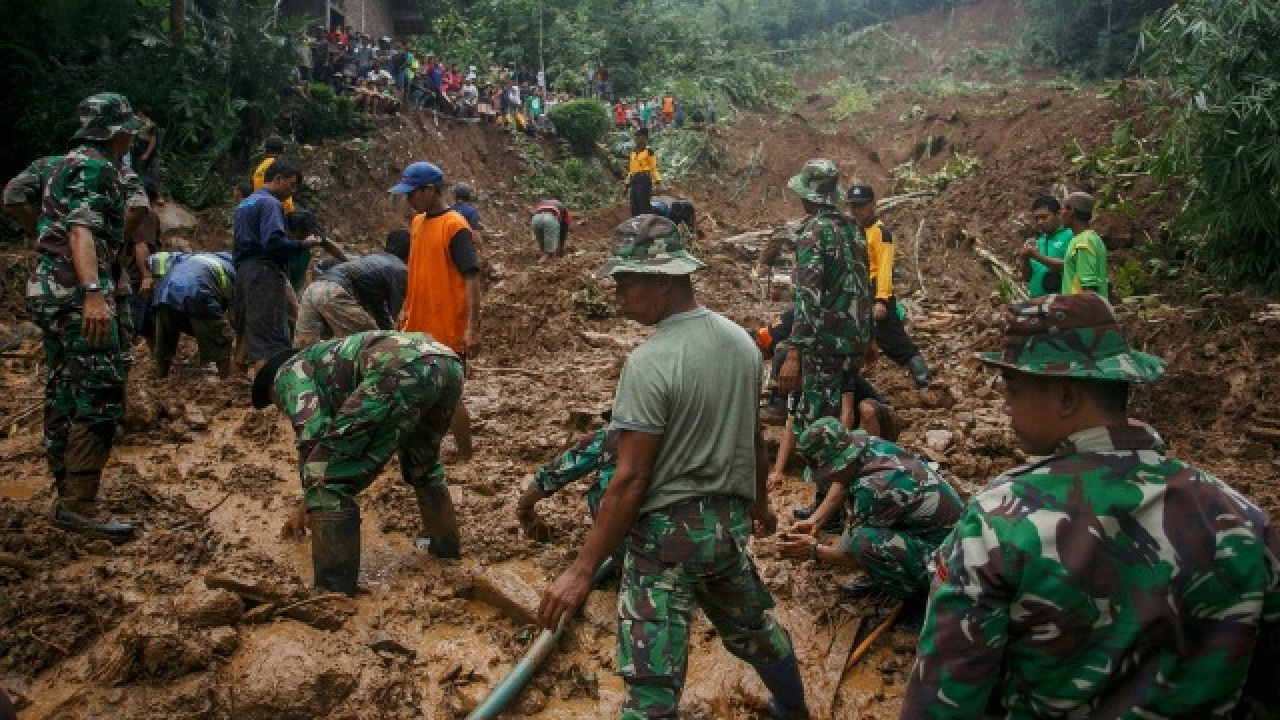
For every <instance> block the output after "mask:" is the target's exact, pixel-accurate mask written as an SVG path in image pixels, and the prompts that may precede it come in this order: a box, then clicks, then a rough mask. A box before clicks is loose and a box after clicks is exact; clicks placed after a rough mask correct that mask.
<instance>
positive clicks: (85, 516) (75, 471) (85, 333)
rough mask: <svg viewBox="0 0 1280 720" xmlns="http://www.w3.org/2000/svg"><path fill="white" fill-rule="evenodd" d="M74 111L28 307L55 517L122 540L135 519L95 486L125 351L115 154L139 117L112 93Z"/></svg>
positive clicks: (122, 206) (53, 178)
mask: <svg viewBox="0 0 1280 720" xmlns="http://www.w3.org/2000/svg"><path fill="white" fill-rule="evenodd" d="M78 112H79V115H80V130H79V131H77V132H76V134H75V139H76V140H78V141H80V144H79V145H78V146H77V147H76V148H75V149H73V150H72V151H71V152H70V153H68V154H67V156H66V157H64V158H63V159H62V160H60V161H59V162H58V163H57V164H56V165H55V166H54V167H53V168H52V169H51V170H50V171H49V178H48V180H47V182H46V183H45V186H44V191H43V195H42V208H41V215H40V219H39V221H38V223H37V228H38V231H39V238H38V240H37V241H36V250H37V259H36V267H35V270H34V271H33V273H32V275H31V278H30V280H28V282H27V291H26V298H27V310H28V312H30V314H31V317H32V319H33V320H34V321H35V323H36V324H37V325H38V326H39V327H40V330H41V333H42V335H43V339H44V347H45V357H46V361H47V362H48V373H49V375H48V379H47V381H46V384H45V426H44V432H45V451H46V455H47V458H48V462H49V470H50V472H51V473H52V475H53V480H54V487H55V489H56V491H57V495H58V499H57V501H56V503H55V505H54V515H53V519H54V523H55V524H57V525H58V526H59V527H63V528H66V529H69V530H74V531H78V532H86V533H90V534H95V535H100V536H103V537H106V538H108V539H110V540H113V541H122V540H128V539H129V538H131V537H133V534H134V529H133V527H132V526H130V525H127V524H125V523H122V522H119V521H117V520H114V519H111V518H109V517H107V516H105V515H104V514H101V513H100V512H99V509H98V505H97V496H98V487H99V484H100V483H101V480H102V469H103V467H104V466H105V465H106V463H107V459H108V457H109V456H110V454H111V446H112V442H113V440H114V438H115V434H116V427H117V424H118V422H119V420H120V418H121V416H122V415H123V411H124V380H125V375H126V373H127V372H128V366H129V359H130V355H129V348H128V347H126V345H125V342H126V339H125V338H123V337H122V333H121V327H120V324H119V323H118V322H117V318H118V317H119V316H120V312H126V313H127V309H125V308H120V309H117V307H116V285H117V283H118V282H119V279H120V278H119V257H120V253H121V252H123V250H124V247H125V240H124V239H125V237H126V235H127V233H128V232H130V231H131V230H132V227H127V223H126V221H125V213H126V203H127V200H128V196H129V190H128V188H127V187H126V184H125V183H124V182H123V180H122V177H121V171H120V165H119V163H120V158H121V157H123V155H124V154H125V153H126V152H128V150H129V146H130V144H131V143H132V142H133V135H134V133H136V132H137V131H138V128H139V127H140V123H139V121H138V119H137V118H136V117H135V116H134V114H133V111H132V110H131V109H130V107H129V101H128V100H127V99H125V98H124V96H122V95H117V94H114V93H101V94H98V95H93V96H91V97H89V98H86V99H85V100H84V101H82V102H81V103H80V105H79V107H78Z"/></svg>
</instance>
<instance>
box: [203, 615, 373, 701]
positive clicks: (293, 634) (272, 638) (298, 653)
mask: <svg viewBox="0 0 1280 720" xmlns="http://www.w3.org/2000/svg"><path fill="white" fill-rule="evenodd" d="M225 674H226V678H225V680H226V682H228V683H229V684H230V685H232V686H234V687H235V694H234V696H233V698H234V699H233V703H234V705H235V707H234V709H233V712H232V713H231V715H232V717H236V718H240V719H241V720H295V719H296V720H303V719H304V718H306V719H310V718H320V717H325V716H327V715H328V714H329V713H330V712H332V711H333V709H334V708H336V707H337V706H338V705H340V704H341V703H342V702H343V701H344V700H346V699H347V697H348V696H349V695H350V694H351V693H352V692H353V691H354V690H355V688H356V684H357V679H358V675H359V657H353V656H351V655H350V654H348V653H346V652H343V651H342V649H341V648H337V647H333V644H332V642H331V641H330V640H329V639H328V636H327V635H325V634H324V633H320V632H317V631H314V630H311V629H309V628H306V627H303V626H298V625H291V626H290V631H289V632H288V633H272V632H262V631H258V632H256V633H254V634H253V635H251V636H250V637H249V638H247V639H246V640H245V642H244V644H243V647H242V648H241V649H240V651H239V652H238V653H236V658H235V660H234V661H233V663H232V664H231V665H230V666H228V668H227V669H226V671H225Z"/></svg>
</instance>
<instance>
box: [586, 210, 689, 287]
mask: <svg viewBox="0 0 1280 720" xmlns="http://www.w3.org/2000/svg"><path fill="white" fill-rule="evenodd" d="M611 254H612V257H611V258H609V261H608V262H606V263H605V264H604V267H602V268H600V269H599V270H598V271H597V272H596V277H597V278H607V277H612V276H614V275H616V274H618V273H644V274H649V275H689V274H691V273H695V272H697V271H699V270H701V269H702V268H704V267H706V265H705V264H703V262H702V261H701V260H699V259H698V258H696V257H694V256H692V255H690V254H689V253H688V251H686V250H685V249H684V242H683V241H682V240H681V239H680V232H679V231H678V230H677V229H676V226H675V223H673V222H671V221H670V220H668V219H666V218H664V217H661V216H658V215H637V216H635V217H633V218H631V219H630V220H627V221H625V222H623V223H622V224H621V225H619V226H618V229H617V230H614V231H613V249H612V252H611Z"/></svg>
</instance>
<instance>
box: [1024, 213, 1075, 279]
mask: <svg viewBox="0 0 1280 720" xmlns="http://www.w3.org/2000/svg"><path fill="white" fill-rule="evenodd" d="M1061 212H1062V206H1061V205H1060V204H1059V203H1058V201H1057V200H1056V199H1055V198H1054V197H1053V196H1051V195H1041V196H1040V197H1038V198H1036V199H1035V200H1034V201H1032V203H1031V219H1032V220H1033V221H1034V222H1035V226H1036V229H1038V230H1039V231H1040V237H1038V238H1036V239H1035V240H1033V241H1031V242H1028V243H1027V244H1026V245H1024V246H1023V247H1022V249H1021V250H1019V251H1018V256H1017V258H1018V264H1019V266H1020V267H1021V268H1022V276H1023V278H1024V279H1026V281H1027V294H1028V295H1030V296H1031V297H1033V298H1036V297H1041V296H1044V295H1048V294H1050V293H1058V292H1062V267H1063V265H1065V264H1066V262H1065V261H1064V258H1066V256H1067V247H1068V246H1069V245H1070V244H1071V236H1072V232H1071V228H1069V227H1066V226H1065V225H1063V224H1062V215H1061Z"/></svg>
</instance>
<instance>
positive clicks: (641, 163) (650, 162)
mask: <svg viewBox="0 0 1280 720" xmlns="http://www.w3.org/2000/svg"><path fill="white" fill-rule="evenodd" d="M645 172H647V173H649V174H650V176H651V177H652V178H653V181H654V182H659V181H661V180H662V178H661V177H659V176H658V156H657V155H654V154H653V148H645V149H644V150H632V151H631V160H630V162H628V163H627V182H631V177H632V176H633V175H635V174H636V173H645Z"/></svg>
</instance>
